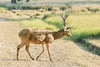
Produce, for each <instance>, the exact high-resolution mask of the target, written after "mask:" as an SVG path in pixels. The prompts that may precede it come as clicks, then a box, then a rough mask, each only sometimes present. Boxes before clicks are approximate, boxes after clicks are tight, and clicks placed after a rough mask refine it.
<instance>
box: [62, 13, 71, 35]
mask: <svg viewBox="0 0 100 67" xmlns="http://www.w3.org/2000/svg"><path fill="white" fill-rule="evenodd" d="M68 16H69V15H65V16H63V13H62V14H61V17H62V20H63V25H64V35H66V36H69V37H72V34H71V33H70V31H69V29H72V27H67V25H66V21H65V20H66V18H67V17H68Z"/></svg>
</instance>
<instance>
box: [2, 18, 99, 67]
mask: <svg viewBox="0 0 100 67" xmlns="http://www.w3.org/2000/svg"><path fill="white" fill-rule="evenodd" d="M0 29H1V30H0V35H1V36H0V66H1V67H100V63H99V62H100V57H99V56H98V55H94V54H92V53H90V52H88V51H85V50H83V49H82V48H81V47H79V46H78V45H77V43H74V42H73V41H69V40H63V39H58V40H56V41H54V42H53V43H52V44H50V53H51V58H52V60H53V62H51V61H50V60H49V58H48V53H47V49H46V47H45V52H44V53H43V54H42V55H41V57H40V58H39V59H38V60H36V57H37V56H38V55H39V53H40V52H41V51H42V48H41V45H39V44H38V45H35V44H30V53H31V55H32V57H33V58H35V60H31V59H30V57H29V56H28V54H27V52H26V51H25V47H23V48H22V49H21V50H20V55H19V59H20V60H19V61H18V60H16V48H17V45H18V44H19V43H20V38H19V37H18V32H19V31H20V30H21V29H22V27H21V26H20V24H19V23H18V22H14V21H8V20H4V19H2V20H0ZM99 41H100V40H98V41H97V42H99ZM89 42H93V41H89ZM99 43H100V42H99ZM96 44H97V43H96Z"/></svg>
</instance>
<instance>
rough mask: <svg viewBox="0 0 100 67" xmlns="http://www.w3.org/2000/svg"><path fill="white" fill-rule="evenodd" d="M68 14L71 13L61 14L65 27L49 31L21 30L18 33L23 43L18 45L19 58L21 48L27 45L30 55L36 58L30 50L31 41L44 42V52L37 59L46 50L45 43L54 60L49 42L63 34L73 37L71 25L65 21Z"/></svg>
mask: <svg viewBox="0 0 100 67" xmlns="http://www.w3.org/2000/svg"><path fill="white" fill-rule="evenodd" d="M68 16H69V15H65V16H63V14H61V17H62V19H63V25H64V28H63V29H61V30H58V31H48V30H38V29H23V30H21V31H20V32H19V34H18V35H19V37H20V39H21V43H20V44H19V45H18V46H17V59H18V56H19V49H20V48H22V47H23V46H25V45H26V51H27V53H28V55H29V56H30V58H31V59H32V60H34V58H32V56H31V54H30V52H29V45H30V43H33V44H42V52H41V53H40V54H39V55H38V56H37V58H36V59H38V58H39V57H40V55H41V54H42V53H43V52H44V44H46V47H47V51H48V55H49V59H50V61H52V59H51V56H50V51H49V44H51V43H52V42H53V41H54V40H56V39H59V38H61V37H63V36H68V37H72V34H71V33H70V31H69V29H71V27H67V25H66V22H65V20H66V18H67V17H68ZM18 60H19V59H18Z"/></svg>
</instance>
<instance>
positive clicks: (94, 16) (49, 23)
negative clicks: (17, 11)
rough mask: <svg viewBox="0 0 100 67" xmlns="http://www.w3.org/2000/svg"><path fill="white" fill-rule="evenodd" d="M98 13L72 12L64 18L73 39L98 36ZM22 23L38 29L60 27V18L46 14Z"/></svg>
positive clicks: (61, 25) (99, 21)
mask: <svg viewBox="0 0 100 67" xmlns="http://www.w3.org/2000/svg"><path fill="white" fill-rule="evenodd" d="M99 15H100V13H99V12H98V13H91V12H90V13H87V12H86V13H82V12H80V13H72V14H71V15H70V16H69V17H68V18H67V20H66V23H67V25H68V26H71V27H73V29H72V30H71V32H72V34H73V38H72V39H73V40H74V41H80V40H81V39H88V38H100V19H99ZM21 23H22V25H24V26H26V27H32V28H33V27H34V28H39V29H51V30H57V29H62V28H63V24H62V18H61V17H60V16H59V15H46V16H44V17H43V19H34V20H31V21H30V20H23V21H21Z"/></svg>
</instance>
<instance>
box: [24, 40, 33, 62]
mask: <svg viewBox="0 0 100 67" xmlns="http://www.w3.org/2000/svg"><path fill="white" fill-rule="evenodd" d="M29 44H30V42H27V44H26V51H27V53H28V55H29V56H30V58H31V59H32V60H34V58H32V56H31V54H30V52H29Z"/></svg>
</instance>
